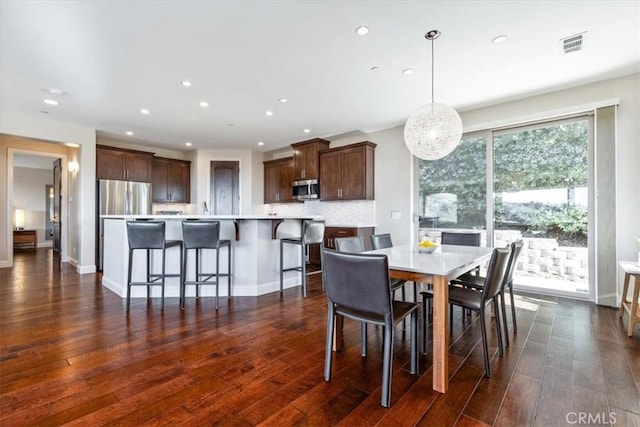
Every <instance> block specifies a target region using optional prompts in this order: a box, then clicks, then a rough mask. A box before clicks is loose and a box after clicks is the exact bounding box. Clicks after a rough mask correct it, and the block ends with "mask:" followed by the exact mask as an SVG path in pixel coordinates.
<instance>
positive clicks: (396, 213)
mask: <svg viewBox="0 0 640 427" xmlns="http://www.w3.org/2000/svg"><path fill="white" fill-rule="evenodd" d="M400 218H402V214H401V213H400V211H391V219H400Z"/></svg>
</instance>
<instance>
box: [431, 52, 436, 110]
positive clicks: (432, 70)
mask: <svg viewBox="0 0 640 427" xmlns="http://www.w3.org/2000/svg"><path fill="white" fill-rule="evenodd" d="M433 41H434V39H431V103H432V104H433V103H434V102H433V99H434V96H433V80H434V70H435V65H434V61H433V58H434V56H433Z"/></svg>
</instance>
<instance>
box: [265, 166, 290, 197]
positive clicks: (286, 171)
mask: <svg viewBox="0 0 640 427" xmlns="http://www.w3.org/2000/svg"><path fill="white" fill-rule="evenodd" d="M292 183H293V157H287V158H284V159H276V160H269V161H266V162H264V203H289V202H294V201H295V200H294V199H293V191H292V186H291V185H292Z"/></svg>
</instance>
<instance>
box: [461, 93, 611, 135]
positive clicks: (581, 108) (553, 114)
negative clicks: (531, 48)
mask: <svg viewBox="0 0 640 427" xmlns="http://www.w3.org/2000/svg"><path fill="white" fill-rule="evenodd" d="M619 104H620V98H611V99H603V100H601V101H594V102H589V103H586V104H580V105H574V106H571V107H564V108H558V109H556V110H550V111H536V112H535V113H531V114H525V115H523V116H516V117H507V118H504V119H500V120H495V121H493V122H486V123H482V124H478V125H474V126H468V127H465V126H464V124H463V131H462V133H463V135H464V134H467V133H471V132H479V131H485V130H492V129H497V128H501V127H505V126H509V127H517V126H521V125H523V124H526V123H529V122H536V121H540V120H549V119H554V118H560V117H562V116H566V115H569V114H580V113H584V112H587V111H595V110H596V109H597V108H601V107H611V106H613V105H616V106H617V105H619Z"/></svg>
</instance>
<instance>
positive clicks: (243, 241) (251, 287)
mask: <svg viewBox="0 0 640 427" xmlns="http://www.w3.org/2000/svg"><path fill="white" fill-rule="evenodd" d="M101 219H102V220H103V221H104V224H105V226H104V254H105V258H104V267H103V275H102V284H103V285H104V286H105V287H107V288H108V289H110V290H112V291H113V292H115V293H116V294H118V295H119V296H121V297H126V291H127V271H128V266H129V260H128V256H127V254H128V252H129V247H128V239H127V229H126V224H125V223H126V221H133V220H160V221H164V222H165V223H166V239H167V240H182V227H181V224H182V221H183V220H185V219H208V220H213V221H220V238H221V239H226V240H231V249H230V251H231V253H230V254H231V258H232V261H231V264H232V267H231V275H232V280H231V282H232V283H231V292H232V295H262V294H265V293H268V292H274V291H277V290H279V289H280V240H279V239H280V238H281V237H285V236H286V237H293V236H299V235H300V232H301V223H302V221H304V220H308V219H318V220H320V219H323V217H321V216H313V215H309V216H305V215H268V214H264V215H197V214H196V215H166V214H165V215H102V217H101ZM284 251H285V252H284V254H283V256H284V263H285V266H296V265H299V263H300V250H299V249H297V248H296V247H295V245H286V246H285V248H284ZM161 256H162V254H161V253H154V255H153V259H154V265H155V266H156V267H155V268H156V269H157V268H158V267H157V266H158V265H161ZM228 256H229V253H228V252H226V251H222V259H221V260H220V263H221V265H223V266H225V265H226V258H227V257H228ZM135 259H136V262H134V263H133V271H132V273H133V277H134V280H139V279H140V280H141V279H142V278H144V275H145V272H146V267H145V266H146V261H145V254H144V253H142V252H141V251H138V253H136V258H135ZM213 260H215V252H213V251H208V252H207V253H203V254H202V257H201V262H202V264H203V265H205V266H207V268H211V265H212V262H213ZM166 263H167V267H166V269H167V270H166V271H168V272H171V273H175V272H178V271H180V270H181V266H182V259H181V257H180V251H178V250H168V251H167V253H166ZM194 267H195V262H193V259H192V260H191V261H189V266H188V267H187V270H186V271H185V274H186V277H187V278H188V279H187V280H193V277H194ZM209 271H211V270H209ZM223 271H224V268H223ZM223 283H224V280H223ZM300 284H301V278H300V273H298V272H296V271H289V272H286V273H285V275H284V283H283V285H284V287H285V288H288V287H292V286H300ZM224 285H225V286H221V287H220V291H221V295H222V296H226V295H227V286H226V283H224ZM165 288H166V296H167V297H178V296H179V295H180V281H179V280H178V279H177V278H169V279H168V280H167V283H166V284H165ZM194 288H195V287H194V286H190V287H188V289H187V297H191V296H194V295H195V294H194V292H195V290H194ZM214 289H215V288H214V287H211V286H209V287H203V289H202V292H203V293H202V294H201V296H211V295H212V292H213V291H214ZM159 291H160V289H151V297H154V298H155V297H159V296H160V292H159ZM132 296H133V297H134V298H138V297H146V289H143V287H135V288H134V289H132Z"/></svg>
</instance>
